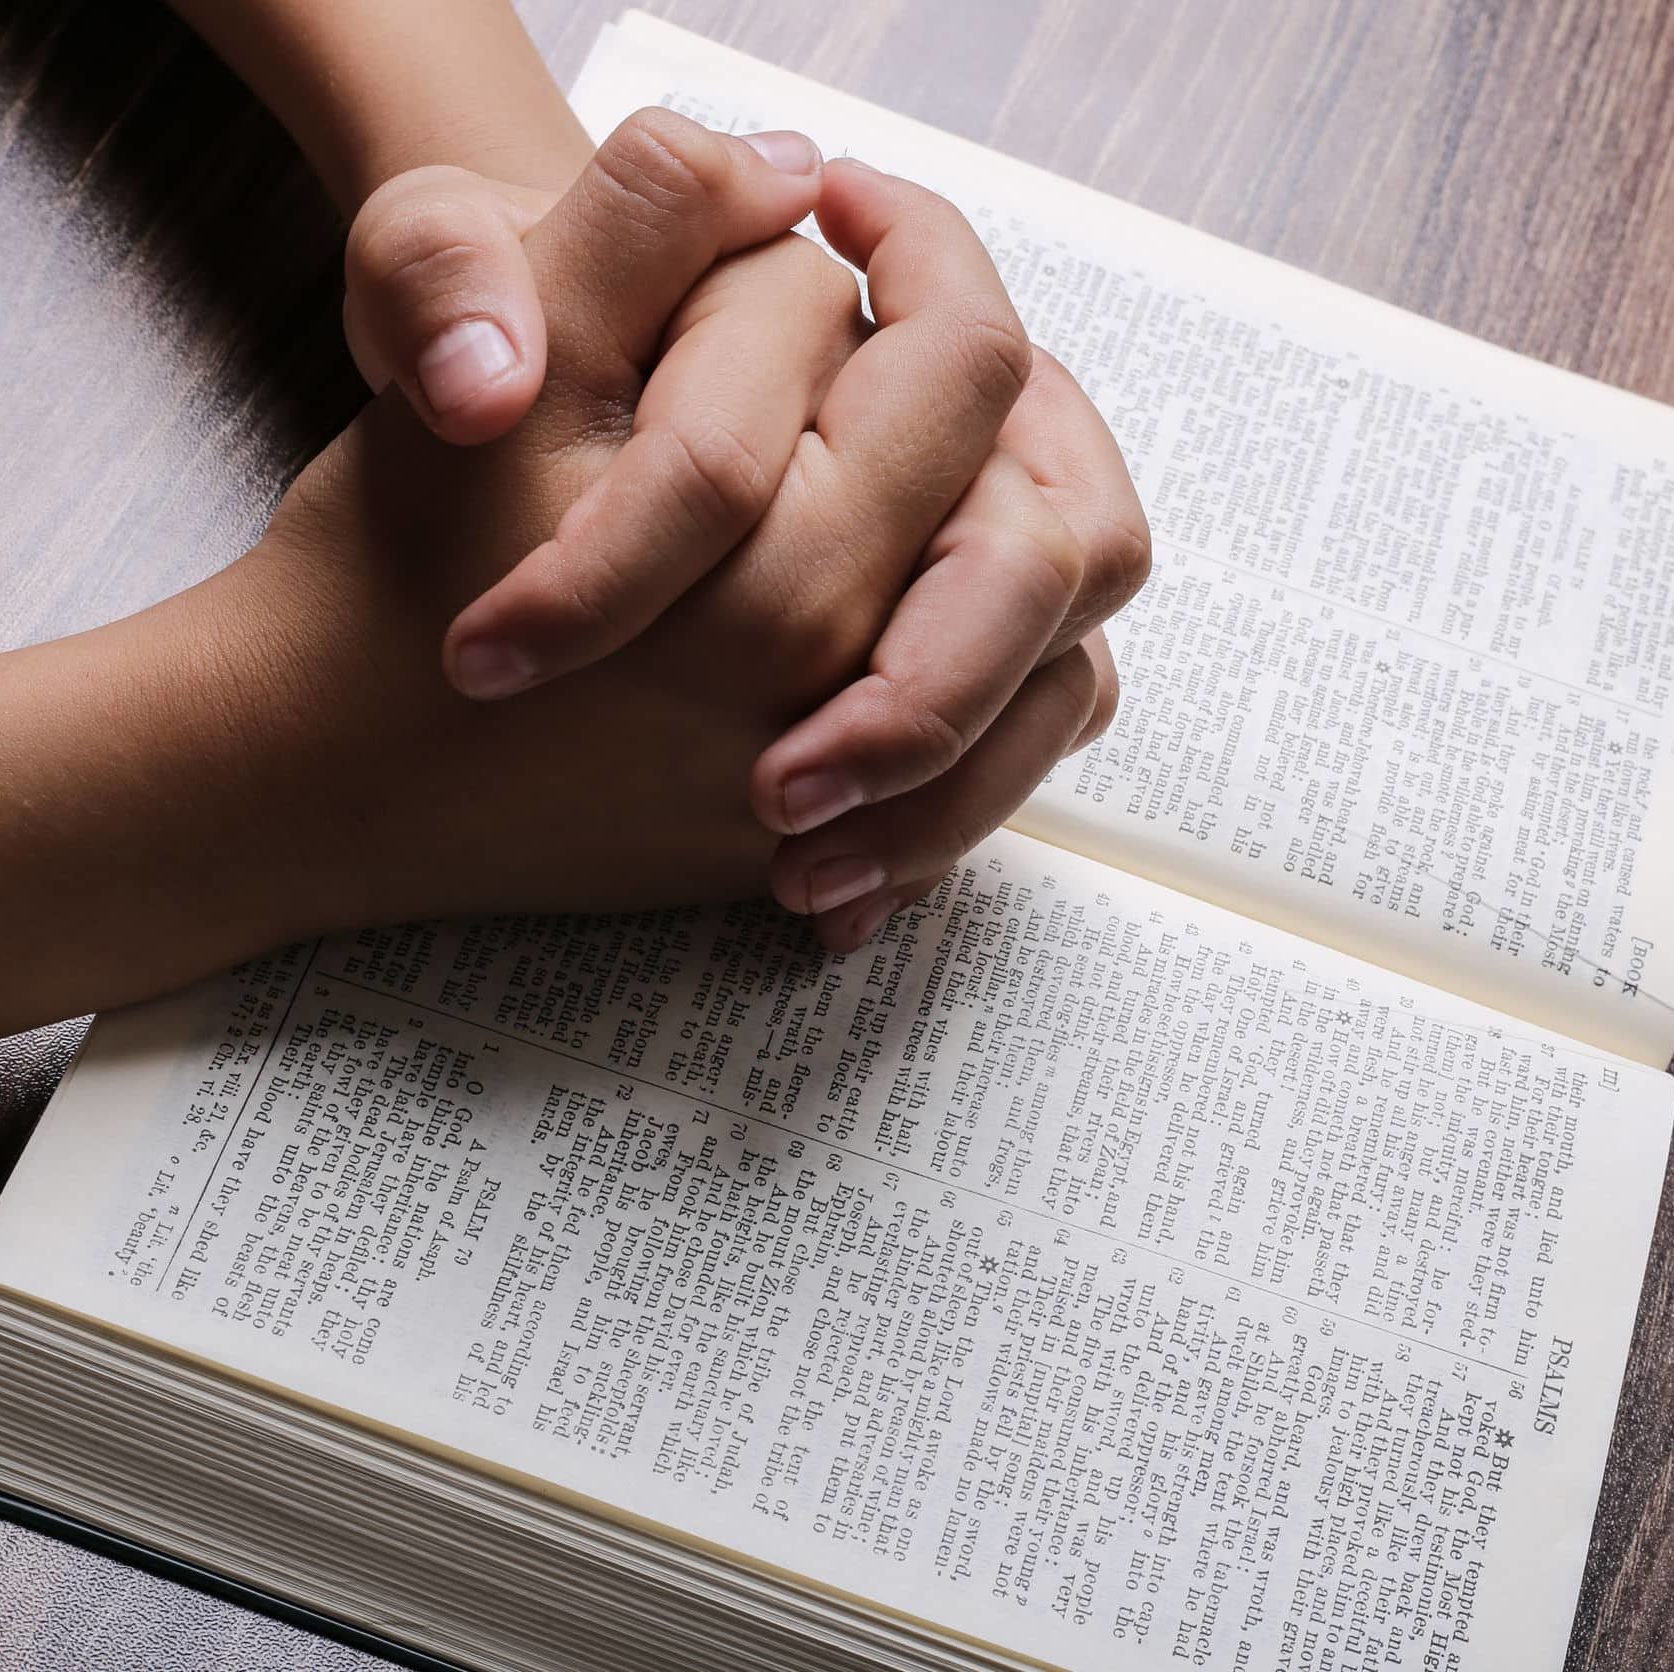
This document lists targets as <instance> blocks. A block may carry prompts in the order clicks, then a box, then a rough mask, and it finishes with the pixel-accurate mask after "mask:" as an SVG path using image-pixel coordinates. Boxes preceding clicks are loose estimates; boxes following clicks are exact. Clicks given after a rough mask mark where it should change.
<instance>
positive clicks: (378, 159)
mask: <svg viewBox="0 0 1674 1672" xmlns="http://www.w3.org/2000/svg"><path fill="white" fill-rule="evenodd" d="M173 4H174V6H175V9H176V10H177V11H178V12H180V13H181V15H182V16H183V17H185V19H186V20H187V21H188V22H189V23H190V24H191V25H192V26H193V27H194V28H195V29H196V30H197V31H198V33H199V34H201V35H202V36H203V37H204V39H205V40H206V41H208V43H209V44H210V45H211V46H212V47H213V48H214V49H215V50H216V52H218V53H219V54H220V56H221V57H222V58H223V59H224V60H225V61H226V62H227V64H228V65H229V66H230V67H231V68H232V69H233V70H234V71H236V72H237V74H239V75H240V76H241V77H243V79H244V80H245V82H246V83H247V84H248V85H249V87H250V88H251V90H252V91H253V92H254V93H255V94H256V96H257V97H258V98H260V99H261V100H262V102H263V103H264V104H266V105H267V106H268V108H269V109H271V110H272V111H273V113H274V114H275V115H276V116H277V117H278V118H279V120H280V121H281V122H283V123H284V125H285V127H286V128H287V129H288V130H289V131H290V134H291V136H292V138H293V139H295V140H296V142H297V144H298V145H299V146H300V147H301V149H302V150H303V152H304V153H305V154H306V155H307V157H308V160H309V161H310V163H311V164H312V165H313V166H314V169H315V171H316V172H317V173H318V174H319V175H320V177H321V179H322V180H323V181H324V183H325V185H326V188H327V190H328V191H329V192H330V193H331V195H332V196H333V198H334V199H335V200H336V202H337V204H338V207H339V208H340V209H341V210H342V211H343V213H344V214H345V216H347V217H349V218H351V219H352V218H353V216H354V214H355V212H356V210H358V209H359V208H360V206H361V204H362V203H363V202H364V201H365V200H366V199H367V197H369V196H370V195H371V194H372V193H373V192H374V191H376V190H377V188H378V187H379V186H381V185H382V184H383V183H384V182H385V181H386V180H389V179H393V178H394V177H395V176H396V175H397V174H401V173H404V172H405V171H406V170H408V169H410V168H417V167H419V166H421V165H423V164H427V163H447V164H451V165H452V166H454V167H457V168H468V169H472V170H475V171H476V172H477V173H480V174H486V175H489V176H490V177H492V178H495V179H501V180H507V181H510V182H511V183H512V184H514V185H522V186H534V187H540V188H544V189H546V190H551V191H563V190H565V189H566V188H567V187H568V186H569V184H570V182H571V181H572V180H573V179H574V177H575V175H576V174H577V173H579V172H580V169H581V166H582V164H583V163H585V161H586V159H587V157H588V156H589V154H590V153H591V149H592V148H591V146H590V144H589V143H588V140H587V136H586V134H585V132H584V131H583V129H582V127H581V125H580V123H579V122H577V121H576V119H575V117H574V116H573V115H572V114H571V112H570V108H569V106H568V105H567V104H566V103H565V101H564V97H563V94H562V93H560V92H559V90H558V88H557V86H556V85H555V84H554V82H553V80H552V76H551V74H550V72H549V71H548V70H547V67H546V65H545V63H544V62H543V61H542V59H541V56H540V54H539V53H538V52H537V51H536V50H535V46H534V43H533V42H532V41H531V40H530V39H529V36H528V35H527V33H526V32H525V31H524V28H523V25H522V23H521V22H520V21H519V19H518V16H517V13H516V12H515V11H514V10H513V8H512V6H511V5H510V4H509V3H507V0H476V3H474V4H472V5H469V6H466V5H462V4H460V0H355V3H354V4H352V5H349V4H344V3H343V0H239V3H238V4H236V5H228V4H226V0H173Z"/></svg>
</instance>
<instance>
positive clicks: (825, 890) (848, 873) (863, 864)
mask: <svg viewBox="0 0 1674 1672" xmlns="http://www.w3.org/2000/svg"><path fill="white" fill-rule="evenodd" d="M886 880H887V879H886V877H885V875H884V868H883V866H881V865H879V864H876V863H875V862H874V861H872V860H870V859H862V858H861V857H860V856H859V855H858V854H847V855H845V856H844V857H843V858H841V859H822V860H821V861H820V862H819V864H818V865H816V866H815V867H814V868H813V870H811V871H810V872H809V873H808V910H809V911H810V912H813V913H816V914H817V913H819V912H822V911H830V910H831V909H832V908H833V907H834V906H845V905H847V904H848V903H849V901H850V900H858V899H859V898H860V896H861V895H862V894H870V893H871V892H872V890H873V889H874V888H882V887H883V885H884V883H885V881H886Z"/></svg>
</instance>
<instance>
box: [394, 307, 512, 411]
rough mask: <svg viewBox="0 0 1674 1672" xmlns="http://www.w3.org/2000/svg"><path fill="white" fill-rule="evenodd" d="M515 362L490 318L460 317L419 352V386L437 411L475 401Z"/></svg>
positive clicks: (449, 409) (506, 342) (507, 340)
mask: <svg viewBox="0 0 1674 1672" xmlns="http://www.w3.org/2000/svg"><path fill="white" fill-rule="evenodd" d="M516 364H517V351H516V350H515V349H514V348H513V347H512V345H511V341H510V339H509V338H508V337H507V336H506V333H505V332H504V331H502V330H501V329H500V327H499V326H498V325H496V324H495V323H494V321H493V320H492V319H462V320H460V321H459V323H458V324H457V325H450V326H449V327H448V328H447V330H445V331H443V332H441V333H439V334H438V335H437V336H435V337H433V338H432V339H431V341H430V342H429V343H427V344H426V345H425V349H424V352H423V353H422V354H421V355H419V361H418V380H419V387H420V388H421V389H423V390H424V398H425V399H426V400H427V401H429V402H430V405H431V407H432V408H433V409H434V410H435V411H437V412H452V411H453V410H454V408H455V407H461V406H464V405H465V404H466V403H467V402H468V401H472V400H475V399H476V397H477V396H478V395H480V394H481V393H482V391H483V390H484V389H486V388H487V387H488V386H489V384H491V383H494V382H496V381H497V380H498V379H500V378H502V377H504V376H505V375H506V373H507V372H509V371H510V370H511V369H512V367H514V366H515V365H516Z"/></svg>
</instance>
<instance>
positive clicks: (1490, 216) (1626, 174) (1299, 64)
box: [0, 0, 1674, 1672]
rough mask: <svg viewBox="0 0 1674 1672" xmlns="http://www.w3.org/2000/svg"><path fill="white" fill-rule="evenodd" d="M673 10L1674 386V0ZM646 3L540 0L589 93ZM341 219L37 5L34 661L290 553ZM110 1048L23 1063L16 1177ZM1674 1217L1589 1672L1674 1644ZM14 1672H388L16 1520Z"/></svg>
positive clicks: (801, 65)
mask: <svg viewBox="0 0 1674 1672" xmlns="http://www.w3.org/2000/svg"><path fill="white" fill-rule="evenodd" d="M469 3H470V0H461V4H469ZM648 3H649V7H650V9H651V10H653V11H657V12H660V13H663V14H664V15H666V16H668V17H670V18H672V19H674V20H675V21H676V22H679V23H682V24H685V25H686V26H688V27H690V28H693V29H697V30H701V31H704V32H706V33H709V34H711V35H714V36H716V37H718V38H720V39H723V40H727V41H730V42H732V43H733V44H735V45H738V46H740V47H742V48H744V49H745V50H746V51H749V52H753V53H756V54H757V55H759V56H761V57H763V58H767V59H770V60H773V61H775V62H778V63H781V64H784V65H787V66H788V67H790V68H792V69H796V70H801V71H804V72H805V73H807V74H809V75H812V76H815V77H817V78H819V79H821V80H824V81H828V82H831V83H833V84H834V85H836V86H839V87H843V88H847V89H850V90H852V91H854V92H857V93H861V94H863V95H865V96H866V97H868V98H871V99H874V100H876V101H878V102H880V103H882V104H886V105H889V106H892V107H894V108H895V109H897V110H901V111H905V112H907V113H909V114H911V115H913V116H917V117H921V118H923V119H924V120H926V121H928V122H931V123H934V124H936V125H938V126H940V127H945V128H950V129H952V130H954V131H956V132H959V133H963V134H968V135H970V136H971V137H973V138H976V139H979V140H982V141H984V142H986V143H989V144H992V145H995V146H997V147H999V148H1000V149H1002V150H1006V151H1010V152H1012V153H1014V154H1015V155H1017V156H1021V157H1025V158H1027V159H1029V160H1030V161H1032V162H1036V163H1041V164H1044V165H1045V166H1046V167H1048V168H1052V169H1056V170H1058V171H1059V172H1061V173H1064V174H1068V175H1072V176H1074V177H1076V178H1078V179H1082V180H1086V181H1089V182H1091V183H1092V184H1094V185H1096V186H1099V187H1101V188H1103V189H1104V190H1107V191H1111V192H1114V193H1117V194H1119V195H1122V196H1125V197H1129V198H1132V199H1134V200H1136V201H1138V202H1140V203H1143V204H1145V205H1147V206H1148V207H1150V208H1153V209H1157V210H1160V211H1162V212H1163V213H1165V214H1169V215H1174V216H1177V217H1179V218H1180V219H1183V220H1187V221H1190V222H1193V223H1195V224H1196V225H1198V226H1201V227H1205V228H1207V229H1208V230H1209V231H1211V232H1216V233H1220V234H1222V235H1223V236H1226V237H1229V238H1233V239H1237V240H1239V241H1240V242H1242V243H1245V244H1249V245H1251V246H1253V247H1254V248H1256V249H1259V250H1263V251H1266V252H1268V253H1270V254H1273V255H1277V256H1280V257H1282V258H1283V259H1285V260H1287V261H1292V262H1296V263H1298V264H1300V265H1301V266H1304V267H1308V268H1312V269H1313V270H1314V271H1316V272H1319V273H1323V274H1325V275H1327V276H1328V277H1330V278H1333V279H1338V280H1341V281H1343V282H1345V283H1347V284H1351V285H1355V286H1358V287H1359V288H1361V289H1364V290H1368V291H1371V292H1373V293H1374V294H1376V295H1379V296H1383V297H1387V298H1388V299H1389V300H1391V301H1394V302H1398V303H1401V304H1403V305H1404V306H1406V307H1410V308H1415V309H1418V310H1419V311H1421V312H1424V313H1427V314H1430V315H1433V316H1434V317H1436V318H1438V319H1442V320H1445V321H1446V322H1447V323H1449V324H1451V325H1456V326H1460V327H1462V328H1463V329H1465V330H1467V331H1473V332H1476V333H1478V334H1480V335H1482V336H1486V337H1490V338H1492V339H1493V340H1495V341H1497V342H1501V343H1504V344H1507V345H1508V346H1510V347H1512V348H1515V349H1519V350H1522V351H1523V352H1525V353H1529V354H1534V355H1538V356H1540V357H1542V358H1544V359H1547V360H1551V361H1555V362H1556V363H1558V364H1559V365H1563V366H1569V367H1573V368H1575V369H1577V370H1579V371H1582V372H1586V373H1589V374H1591V375H1593V376H1595V377H1600V378H1604V379H1607V380H1609V381H1611V382H1615V383H1620V384H1624V385H1626V386H1627V387H1628V388H1631V389H1635V390H1638V391H1640V392H1641V393H1643V394H1647V395H1651V396H1655V397H1658V398H1660V399H1663V400H1669V399H1674V7H1670V6H1668V5H1667V4H1666V3H1665V0H1520V3H1517V4H1507V3H1505V0H1401V3H1400V4H1395V5H1392V4H1390V3H1389V0H1120V3H1117V0H858V3H857V4H851V5H848V6H822V7H811V6H800V5H784V4H781V3H779V0H732V3H730V4H729V3H727V0H663V3H658V0H648ZM614 9H615V4H614V0H523V11H524V14H525V16H526V18H527V19H528V21H529V24H530V27H531V29H532V31H533V32H534V34H535V36H536V38H537V39H538V41H539V42H540V44H541V47H542V49H543V50H544V51H545V53H546V55H547V57H548V59H549V61H550V63H551V64H552V67H553V69H554V71H555V72H556V74H557V75H558V76H559V77H560V79H567V78H569V77H571V76H573V74H574V73H575V71H576V70H577V68H578V67H579V66H580V64H581V61H582V59H583V57H584V56H585V53H586V50H587V47H588V45H589V43H590V42H591V40H592V38H593V35H594V32H595V31H596V29H597V28H598V26H599V24H600V23H601V22H603V21H604V20H605V19H606V18H607V17H608V16H609V15H611V14H612V12H613V11H614ZM340 237H341V233H340V229H339V228H338V227H337V225H336V224H335V223H334V220H333V217H332V214H331V212H330V210H329V208H328V207H327V205H326V203H325V201H324V199H323V197H322V196H321V195H320V193H319V191H318V190H317V189H316V188H315V187H314V185H313V184H312V182H311V181H310V180H309V178H308V176H307V175H306V173H305V171H304V170H303V169H302V168H301V167H300V165H299V164H298V163H297V161H296V160H295V159H294V157H293V156H292V155H291V153H290V151H289V149H288V146H287V144H286V142H285V139H284V137H283V135H282V134H281V133H280V132H279V131H278V130H277V129H276V127H275V126H274V125H273V123H272V122H271V121H270V120H269V119H268V118H267V117H266V116H265V115H264V114H263V113H262V112H261V111H260V110H259V109H257V108H256V107H255V106H254V105H253V104H252V103H251V101H250V100H249V99H248V97H247V96H246V95H245V94H244V93H243V91H242V89H241V88H239V86H238V85H237V84H236V83H235V82H234V81H233V80H232V79H231V78H230V77H229V76H227V75H226V74H225V73H224V72H223V71H222V70H221V69H220V68H219V67H218V66H217V65H216V64H215V63H214V62H213V61H212V60H211V59H210V58H209V57H208V55H207V54H206V53H204V52H203V51H202V50H201V49H199V48H198V47H197V46H196V44H195V43H194V42H192V41H191V40H190V39H189V38H188V37H187V36H186V35H185V33H184V32H183V31H182V30H181V29H180V28H179V27H178V26H176V25H175V24H174V23H173V22H172V21H171V19H170V18H169V17H168V16H167V15H166V14H165V13H164V12H163V11H162V9H161V8H160V7H159V6H156V5H153V4H150V3H146V0H107V3H103V4H101V3H99V0H0V577H3V579H0V648H3V647H7V646H11V645H16V644H21V643H25V642H28V641H30V640H32V639H37V638H46V637H51V636H54V635H56V634H60V633H65V632H69V631H73V630H75V629H77V628H81V627H85V626H90V625H93V624H95V623H97V622H100V621H104V620H107V619H109V618H111V617H113V616H116V615H120V614H123V613H126V612H127V611H129V610H132V609H134V608H136V607H138V606H140V605H142V604H145V603H148V602H150V601H152V600H154V599H156V598H159V597H162V596H164V595H166V594H168V593H170V592H173V591H175V590H176V589H178V588H179V587H180V586H182V585H184V584H186V583H188V582H190V581H193V580H196V579H198V578H200V577H201V576H203V575H205V574H207V573H209V572H210V571H211V570H213V569H214V568H216V567H217V566H218V565H219V564H221V563H223V562H224V561H226V560H227V559H228V558H230V557H232V556H233V555H234V554H235V553H237V552H238V551H240V550H242V549H243V548H244V547H245V546H246V545H247V544H248V543H249V542H250V541H251V540H252V539H254V537H255V536H256V534H257V533H258V532H259V530H260V528H261V526H262V524H263V521H264V519H265V517H266V514H267V512H268V510H269V508H270V507H271V505H272V503H273V500H274V499H275V497H276V496H277V494H278V493H279V491H280V489H281V488H282V486H283V485H284V483H285V482H286V481H287V480H288V479H289V477H290V476H291V474H292V473H293V472H294V471H295V469H296V468H297V467H298V465H299V464H300V463H301V462H302V461H303V460H304V459H305V458H307V457H308V456H309V454H310V453H312V452H313V451H314V450H315V449H316V448H317V447H318V446H319V445H320V444H321V443H322V442H324V441H325V440H326V439H327V437H329V436H330V435H331V434H332V433H333V432H334V431H335V430H336V429H337V428H338V427H339V426H340V424H341V423H342V422H343V420H344V419H345V418H346V417H347V416H348V414H349V413H350V412H351V411H352V410H353V409H354V406H355V404H356V402H357V400H358V394H357V390H356V386H355V381H354V378H353V374H352V372H351V370H350V368H349V366H348V363H347V360H346V357H345V355H344V353H343V351H342V348H341V346H340V342H339V331H338V320H337V305H338V260H339V243H340ZM16 954H17V949H14V948H3V949H0V955H5V956H14V955H16ZM77 1031H78V1030H77V1029H76V1028H74V1027H73V1026H72V1027H68V1028H65V1029H61V1030H57V1031H56V1032H54V1033H51V1034H47V1035H42V1036H36V1037H33V1038H30V1039H25V1040H18V1041H12V1042H10V1043H9V1044H6V1043H0V1171H3V1169H4V1167H5V1165H6V1161H7V1159H8V1157H9V1154H10V1152H11V1151H13V1150H15V1148H16V1146H17V1144H18V1143H19V1142H21V1140H22V1137H23V1136H24V1135H25V1133H26V1131H27V1127H28V1123H29V1121H30V1119H31V1118H32V1116H33V1114H34V1113H36V1112H38V1109H39V1107H40V1104H41V1102H42V1101H43V1099H44V1096H45V1092H46V1090H47V1089H48V1088H49V1087H50V1084H51V1082H52V1080H53V1078H54V1076H55V1074H56V1072H57V1071H58V1069H59V1068H60V1067H61V1065H62V1061H63V1059H64V1056H65V1054H66V1052H67V1050H68V1049H69V1048H70V1047H71V1046H72V1045H73V1042H74V1039H75V1038H76V1037H77ZM1669 1204H1670V1198H1666V1197H1665V1203H1664V1215H1663V1220H1662V1225H1661V1229H1660V1231H1659V1235H1658V1238H1657V1245H1656V1252H1655V1257H1654V1258H1653V1261H1652V1264H1651V1270H1650V1275H1649V1278H1648V1281H1647V1284H1646V1288H1645V1296H1644V1302H1643V1306H1642V1310H1641V1315H1640V1321H1639V1330H1638V1334H1637V1337H1636V1340H1635V1346H1634V1354H1633V1363H1632V1368H1631V1371H1630V1374H1629V1378H1628V1384H1627V1390H1626V1393H1625V1395H1624V1399H1623V1404H1622V1411H1621V1418H1620V1421H1619V1422H1618V1425H1617V1430H1616V1438H1615V1444H1614V1448H1613V1450H1612V1453H1611V1461H1610V1469H1609V1474H1608V1477H1607V1479H1606V1483H1605V1492H1604V1498H1603V1502H1602V1505H1601V1508H1600V1511H1599V1517H1598V1521H1597V1525H1596V1527H1595V1529H1594V1537H1593V1549H1592V1556H1591V1560H1590V1562H1589V1565H1588V1568H1587V1577H1586V1583H1585V1587H1584V1591H1583V1596H1582V1601H1581V1609H1580V1613H1579V1615H1578V1617H1577V1620H1576V1626H1575V1635H1574V1638H1573V1641H1572V1643H1571V1647H1570V1656H1569V1662H1568V1665H1569V1667H1570V1668H1571V1669H1579V1668H1583V1667H1585V1668H1590V1669H1596V1672H1629V1669H1637V1668H1643V1669H1646V1672H1649V1669H1651V1668H1660V1667H1664V1666H1667V1665H1669V1664H1670V1663H1671V1662H1674V1536H1671V1531H1670V1525H1669V1522H1670V1513H1671V1499H1674V1421H1671V1419H1674V1216H1671V1214H1670V1211H1669ZM0 1397H9V1394H5V1393H0ZM0 1664H3V1665H5V1666H7V1667H14V1666H15V1667H27V1668H40V1669H42V1672H61V1669H62V1672H69V1669H70V1668H72V1667H73V1668H78V1669H79V1668H91V1667H99V1668H107V1667H108V1668H112V1669H116V1668H120V1669H122V1672H128V1669H129V1668H132V1667H137V1666H144V1667H148V1668H158V1669H161V1668H165V1667H170V1666H180V1667H183V1668H184V1667H188V1666H189V1667H192V1668H194V1669H195V1668H211V1667H215V1668H219V1667H255V1666H259V1667H261V1668H263V1669H264V1672H279V1669H284V1668H293V1667H294V1668H298V1669H300V1668H304V1667H307V1668H333V1669H335V1668H337V1667H350V1666H368V1667H369V1666H373V1665H375V1664H377V1663H375V1662H373V1661H371V1660H368V1659H366V1658H365V1657H363V1656H360V1655H358V1654H356V1653H354V1652H353V1651H350V1650H347V1649H340V1648H337V1647H335V1646H331V1645H326V1644H324V1643H321V1642H319V1641H318V1640H317V1639H314V1638H311V1637H308V1636H306V1635H304V1634H302V1633H298V1632H295V1631H292V1630H290V1629H289V1628H286V1627H282V1626H279V1625H276V1624H275V1623H273V1622H271V1621H267V1620H264V1619H260V1618H258V1617H256V1616H253V1615H249V1614H246V1613H244V1612H242V1611H241V1610H238V1609H236V1608H233V1607H231V1606H230V1605H227V1604H223V1603H219V1602H215V1601H212V1600H209V1599H205V1598H202V1597H198V1596H195V1595H193V1594H191V1593H188V1592H183V1591H178V1590H176V1589H175V1588H173V1587H171V1586H169V1585H167V1584H166V1583H164V1582H163V1581H160V1580H157V1579H153V1578H150V1577H148V1576H146V1575H143V1574H140V1573H137V1572H135V1571H133V1570H131V1569H128V1568H126V1567H122V1566H118V1565H116V1564H113V1563H109V1562H104V1561H101V1560H100V1559H99V1558H96V1557H94V1556H91V1555H88V1554H86V1553H84V1552H82V1551H79V1550H75V1549H72V1548H71V1547H70V1546H68V1545H61V1544H58V1543H56V1542H54V1541H52V1540H48V1539H44V1538H42V1537H40V1536H39V1535H37V1534H34V1533H30V1532H26V1531H24V1530H23V1529H21V1528H16V1527H10V1526H7V1525H6V1524H4V1523H3V1522H0Z"/></svg>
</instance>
